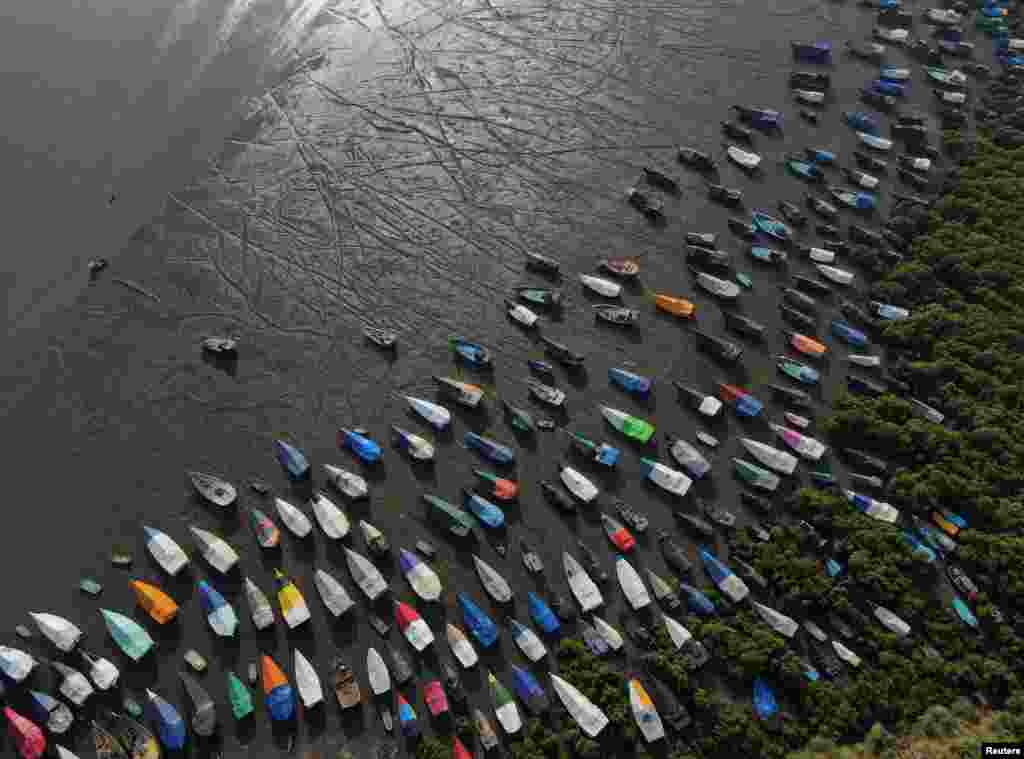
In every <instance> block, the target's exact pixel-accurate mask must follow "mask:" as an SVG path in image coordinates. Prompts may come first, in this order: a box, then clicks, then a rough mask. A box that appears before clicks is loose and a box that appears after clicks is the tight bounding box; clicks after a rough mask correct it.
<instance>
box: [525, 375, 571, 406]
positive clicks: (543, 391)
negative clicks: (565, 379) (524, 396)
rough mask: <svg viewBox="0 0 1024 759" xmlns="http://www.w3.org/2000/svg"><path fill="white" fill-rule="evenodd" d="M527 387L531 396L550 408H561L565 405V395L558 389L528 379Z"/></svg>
mask: <svg viewBox="0 0 1024 759" xmlns="http://www.w3.org/2000/svg"><path fill="white" fill-rule="evenodd" d="M526 386H527V388H529V390H530V395H532V396H533V397H534V398H536V399H537V400H539V401H541V402H543V403H546V404H548V405H549V406H554V407H555V408H561V407H562V405H563V404H564V403H565V393H564V392H563V391H561V390H559V389H558V388H557V387H552V386H551V385H545V384H544V383H543V382H540V381H539V380H535V379H527V380H526Z"/></svg>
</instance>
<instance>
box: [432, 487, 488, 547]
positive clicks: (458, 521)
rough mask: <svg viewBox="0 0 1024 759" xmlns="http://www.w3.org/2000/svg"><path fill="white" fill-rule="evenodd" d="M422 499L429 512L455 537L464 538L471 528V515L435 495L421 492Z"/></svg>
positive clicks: (472, 523) (472, 521) (472, 522)
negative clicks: (428, 507)
mask: <svg viewBox="0 0 1024 759" xmlns="http://www.w3.org/2000/svg"><path fill="white" fill-rule="evenodd" d="M423 500H424V501H426V502H427V505H428V506H430V509H431V513H432V514H433V515H434V516H435V517H436V518H437V519H438V520H439V521H440V522H441V523H442V524H443V525H444V526H445V527H447V528H448V531H449V532H450V533H451V534H452V535H455V536H457V537H460V538H464V537H466V536H467V535H469V533H470V532H472V530H473V525H474V524H475V522H474V520H473V517H472V516H470V514H468V513H467V512H465V511H463V510H462V509H460V508H458V507H457V506H453V505H452V504H450V503H448V501H446V500H444V499H443V498H438V497H437V496H436V495H428V494H426V493H424V494H423Z"/></svg>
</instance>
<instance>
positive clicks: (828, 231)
mask: <svg viewBox="0 0 1024 759" xmlns="http://www.w3.org/2000/svg"><path fill="white" fill-rule="evenodd" d="M814 231H815V232H817V233H818V234H819V235H821V236H822V237H825V238H833V239H839V237H840V236H841V235H842V233H843V231H842V230H841V229H840V228H839V227H837V226H836V225H835V224H818V225H817V226H816V227H815V228H814ZM821 246H822V247H823V248H824V247H826V244H825V243H822V244H821Z"/></svg>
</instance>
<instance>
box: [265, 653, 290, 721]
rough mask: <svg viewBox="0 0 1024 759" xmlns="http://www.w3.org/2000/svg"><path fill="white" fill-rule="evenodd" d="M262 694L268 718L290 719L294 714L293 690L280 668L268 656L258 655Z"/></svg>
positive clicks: (277, 719) (276, 719)
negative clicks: (268, 714)
mask: <svg viewBox="0 0 1024 759" xmlns="http://www.w3.org/2000/svg"><path fill="white" fill-rule="evenodd" d="M260 671H261V674H262V681H263V695H264V701H265V703H266V707H267V711H268V712H269V713H270V718H271V719H272V720H274V721H275V722H284V721H287V720H290V719H291V718H292V717H293V716H294V714H295V692H294V691H293V690H292V686H291V685H290V684H289V683H288V678H286V677H285V676H284V672H282V671H281V668H280V667H278V666H277V664H276V663H274V660H273V659H271V658H270V657H269V656H266V655H263V656H261V657H260Z"/></svg>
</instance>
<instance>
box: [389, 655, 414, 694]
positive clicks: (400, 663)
mask: <svg viewBox="0 0 1024 759" xmlns="http://www.w3.org/2000/svg"><path fill="white" fill-rule="evenodd" d="M388 655H389V656H390V657H391V675H392V677H393V678H394V680H395V682H396V683H398V684H399V685H405V684H406V683H407V682H409V681H410V680H411V679H412V676H413V671H412V665H411V664H409V660H408V659H406V658H405V656H404V655H402V653H401V652H400V651H399V650H398V649H397V648H394V647H393V646H390V647H388Z"/></svg>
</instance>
